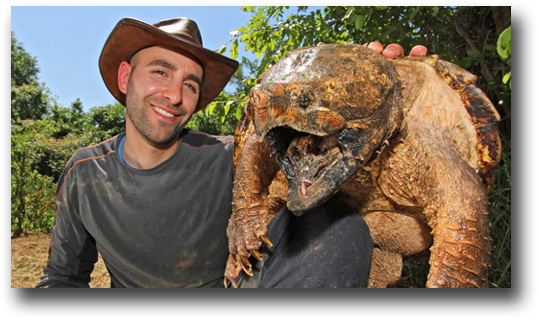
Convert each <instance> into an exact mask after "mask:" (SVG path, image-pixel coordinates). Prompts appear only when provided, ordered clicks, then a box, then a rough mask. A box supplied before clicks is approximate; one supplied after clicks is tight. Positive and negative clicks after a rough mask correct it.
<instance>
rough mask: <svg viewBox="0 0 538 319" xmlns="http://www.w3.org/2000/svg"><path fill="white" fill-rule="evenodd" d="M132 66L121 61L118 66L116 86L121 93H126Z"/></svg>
mask: <svg viewBox="0 0 538 319" xmlns="http://www.w3.org/2000/svg"><path fill="white" fill-rule="evenodd" d="M131 70H132V66H131V65H130V64H129V63H128V62H127V61H123V62H121V64H120V67H119V68H118V87H119V89H120V91H121V92H122V93H123V94H127V83H128V82H129V76H130V75H131Z"/></svg>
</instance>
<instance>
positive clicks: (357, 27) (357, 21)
mask: <svg viewBox="0 0 538 319" xmlns="http://www.w3.org/2000/svg"><path fill="white" fill-rule="evenodd" d="M364 20H365V17H364V16H363V15H360V16H357V18H356V19H355V30H360V29H362V26H363V25H364Z"/></svg>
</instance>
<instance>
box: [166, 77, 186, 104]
mask: <svg viewBox="0 0 538 319" xmlns="http://www.w3.org/2000/svg"><path fill="white" fill-rule="evenodd" d="M182 89H183V87H182V85H181V83H176V82H175V81H174V82H170V83H169V84H168V86H167V87H166V88H165V90H164V97H165V98H167V99H168V100H169V101H170V103H171V104H172V105H179V104H181V102H182V101H183V92H182Z"/></svg>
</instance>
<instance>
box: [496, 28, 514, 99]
mask: <svg viewBox="0 0 538 319" xmlns="http://www.w3.org/2000/svg"><path fill="white" fill-rule="evenodd" d="M497 53H499V56H500V57H501V59H503V61H506V64H507V66H508V67H509V68H510V67H511V64H512V58H511V55H512V26H509V27H508V28H506V29H505V30H504V31H503V32H502V33H501V34H500V35H499V39H498V40H497ZM511 75H512V72H511V71H508V73H506V74H505V75H504V76H503V83H504V84H507V83H508V86H509V87H510V89H512V79H511Z"/></svg>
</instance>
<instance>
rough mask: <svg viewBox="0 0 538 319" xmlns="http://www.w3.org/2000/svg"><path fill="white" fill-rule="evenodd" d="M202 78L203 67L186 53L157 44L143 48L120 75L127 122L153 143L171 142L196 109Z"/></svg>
mask: <svg viewBox="0 0 538 319" xmlns="http://www.w3.org/2000/svg"><path fill="white" fill-rule="evenodd" d="M202 78H203V69H202V67H201V66H200V65H199V64H198V63H197V62H195V61H194V60H193V59H191V58H189V57H188V56H186V55H182V54H180V53H178V52H175V51H172V50H169V49H166V48H164V47H157V46H155V47H150V48H146V49H143V50H141V51H139V52H138V53H137V54H135V56H133V58H132V59H131V64H130V65H129V64H128V63H127V62H123V63H122V65H121V66H120V69H119V74H118V79H119V84H120V89H122V92H124V93H125V94H126V96H127V98H126V108H127V122H128V124H127V125H132V126H134V127H135V128H136V131H138V133H139V134H140V135H141V136H143V137H144V138H145V139H146V140H147V141H148V142H150V143H151V144H154V145H165V144H168V143H170V142H171V141H173V140H174V139H175V138H176V137H177V136H178V135H179V133H180V131H181V130H182V129H183V127H185V125H186V124H187V122H188V121H189V119H190V118H191V116H192V114H193V113H194V111H195V109H196V106H197V104H198V98H199V96H200V87H201V85H202ZM122 83H123V86H122ZM124 90H125V91H124ZM129 122H130V123H129Z"/></svg>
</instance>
